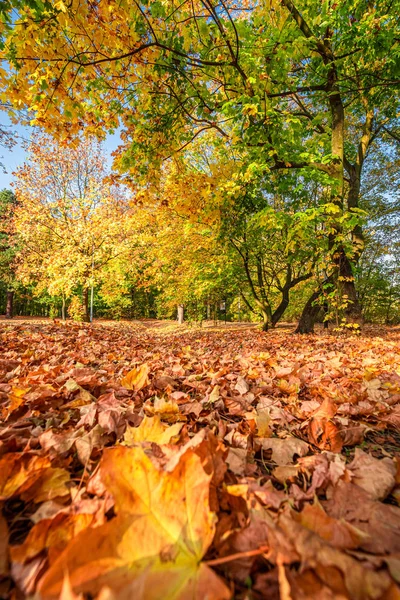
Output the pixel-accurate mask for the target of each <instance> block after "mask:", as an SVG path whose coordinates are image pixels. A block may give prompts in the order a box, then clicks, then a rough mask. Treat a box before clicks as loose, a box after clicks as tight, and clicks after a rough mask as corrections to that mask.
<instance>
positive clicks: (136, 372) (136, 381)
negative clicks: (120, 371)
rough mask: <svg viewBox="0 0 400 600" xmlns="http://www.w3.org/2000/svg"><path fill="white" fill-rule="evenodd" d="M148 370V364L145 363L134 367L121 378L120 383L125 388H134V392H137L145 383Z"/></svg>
mask: <svg viewBox="0 0 400 600" xmlns="http://www.w3.org/2000/svg"><path fill="white" fill-rule="evenodd" d="M149 370H150V369H149V365H148V364H147V363H144V364H143V365H140V367H135V368H134V369H132V371H129V373H127V374H126V375H125V377H123V378H122V379H121V385H123V386H124V388H126V389H127V390H135V392H138V391H139V390H141V389H142V388H144V387H145V385H147V376H148V374H149Z"/></svg>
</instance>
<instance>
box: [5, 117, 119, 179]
mask: <svg viewBox="0 0 400 600" xmlns="http://www.w3.org/2000/svg"><path fill="white" fill-rule="evenodd" d="M0 118H1V125H2V126H7V128H8V127H9V129H10V131H14V132H15V133H16V134H17V142H18V143H17V144H16V145H15V146H14V147H13V148H12V150H8V149H7V148H3V147H0V163H1V164H3V165H4V167H5V170H6V173H4V172H3V170H2V169H1V168H0V190H2V189H4V188H9V187H10V184H11V183H12V181H13V179H14V177H13V175H12V172H13V171H15V169H16V168H17V167H19V166H20V165H22V164H23V162H24V160H25V158H26V152H25V150H24V148H23V142H24V140H25V141H29V139H30V136H31V135H32V134H33V133H34V129H33V128H30V127H22V126H20V125H11V123H10V121H9V120H8V119H7V117H6V116H5V115H1V117H0ZM119 144H120V137H119V133H118V132H117V133H115V134H114V135H109V136H107V138H106V140H105V141H104V143H103V148H104V152H105V154H106V156H107V159H108V164H109V166H110V167H111V162H112V158H111V152H113V151H114V150H115V149H116V148H117V146H118V145H119Z"/></svg>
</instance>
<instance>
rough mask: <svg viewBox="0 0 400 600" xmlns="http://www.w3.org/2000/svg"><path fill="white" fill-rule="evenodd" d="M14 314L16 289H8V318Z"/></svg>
mask: <svg viewBox="0 0 400 600" xmlns="http://www.w3.org/2000/svg"><path fill="white" fill-rule="evenodd" d="M13 316H14V290H7V303H6V319H12V318H13Z"/></svg>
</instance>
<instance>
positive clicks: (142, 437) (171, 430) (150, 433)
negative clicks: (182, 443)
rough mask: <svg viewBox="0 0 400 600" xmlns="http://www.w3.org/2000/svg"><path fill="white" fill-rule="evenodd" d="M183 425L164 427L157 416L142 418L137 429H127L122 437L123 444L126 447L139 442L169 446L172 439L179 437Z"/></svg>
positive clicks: (176, 424)
mask: <svg viewBox="0 0 400 600" xmlns="http://www.w3.org/2000/svg"><path fill="white" fill-rule="evenodd" d="M182 427H183V423H175V424H174V425H170V426H168V425H165V424H164V423H162V422H161V419H160V417H159V415H155V416H154V417H146V416H145V417H144V419H143V421H142V422H141V423H140V425H139V427H128V428H127V430H126V432H125V435H124V443H125V444H126V445H128V446H132V445H133V444H137V443H140V442H155V443H156V444H169V443H170V442H171V440H172V438H174V437H176V436H178V435H179V432H180V430H181V429H182Z"/></svg>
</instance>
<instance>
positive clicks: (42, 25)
mask: <svg viewBox="0 0 400 600" xmlns="http://www.w3.org/2000/svg"><path fill="white" fill-rule="evenodd" d="M8 6H12V3H9V5H8ZM39 6H41V8H40V7H39ZM19 8H20V12H19V19H17V20H16V21H14V22H13V23H12V24H9V27H8V28H7V29H6V30H5V31H4V56H5V57H7V58H8V60H9V61H10V69H9V71H7V72H6V73H5V74H3V82H4V86H5V89H7V90H8V92H9V94H10V96H11V97H12V98H13V101H14V103H16V104H18V103H19V104H24V105H28V106H29V107H30V108H31V109H32V110H33V112H34V115H35V123H38V124H41V125H42V126H44V127H47V128H51V129H53V130H58V131H59V132H62V133H63V135H70V134H71V133H73V132H76V131H77V130H78V129H80V128H81V127H82V126H84V125H86V126H87V127H88V128H89V129H90V130H98V129H99V128H101V129H102V130H104V129H107V128H108V129H111V128H114V127H116V126H117V125H118V124H121V123H122V125H123V126H124V139H125V152H124V154H123V155H122V156H121V159H120V160H119V167H120V168H121V169H124V170H126V171H127V172H130V171H132V170H133V171H134V172H135V173H136V174H137V173H141V174H142V175H146V178H148V176H149V175H150V174H152V173H157V171H158V170H159V167H160V165H161V164H162V161H164V160H165V159H167V158H168V157H169V156H171V155H173V154H176V153H179V152H183V151H184V152H188V151H189V149H190V146H191V143H192V141H193V140H195V139H196V138H197V137H199V136H202V135H203V134H204V133H205V132H207V133H212V135H213V146H214V147H215V146H220V145H221V143H223V144H224V145H230V146H232V147H234V148H236V149H237V150H239V151H241V152H242V162H241V164H240V165H238V170H239V172H240V173H241V175H242V176H244V177H246V176H247V175H248V171H249V169H250V170H251V172H253V173H254V171H256V172H262V173H268V172H271V171H274V170H283V171H286V170H288V169H296V170H297V169H298V170H306V171H311V172H312V173H318V174H322V175H323V176H324V177H325V179H326V184H327V185H328V186H329V187H330V189H331V193H330V202H331V203H332V204H334V205H335V206H336V216H337V217H338V219H339V220H340V217H341V216H342V215H343V213H344V212H346V211H347V210H350V211H351V210H352V211H354V210H357V208H358V202H359V189H360V181H361V176H362V170H363V166H364V162H365V159H366V157H367V153H368V149H369V146H370V144H371V142H372V141H373V140H375V139H377V137H379V136H380V135H381V134H382V132H383V131H384V129H389V130H390V128H391V127H392V125H393V122H394V121H395V119H396V114H397V104H398V96H397V94H396V92H395V90H396V86H397V84H398V60H399V52H398V36H396V12H397V8H398V6H397V2H395V3H393V2H392V3H390V4H388V5H387V4H386V3H379V5H375V4H370V3H369V4H365V5H364V4H362V3H357V2H355V1H354V0H341V1H340V2H336V3H334V4H332V3H330V2H328V1H325V2H323V3H320V4H316V3H314V2H308V1H307V0H299V1H298V2H293V1H292V0H283V2H282V3H279V4H278V3H275V2H268V3H248V2H243V3H242V4H236V3H233V4H232V3H226V4H225V3H224V4H223V5H219V4H218V3H215V4H213V3H212V2H194V3H193V2H189V1H185V2H183V3H181V4H179V6H175V4H173V3H166V4H165V3H160V2H148V3H144V4H140V5H139V4H135V3H134V4H130V3H125V2H122V3H120V4H119V5H118V6H112V8H110V5H109V4H108V2H106V1H100V2H98V3H96V4H95V5H93V4H82V3H79V4H75V3H71V4H70V5H68V6H67V5H66V4H64V3H63V2H58V3H57V4H56V5H54V6H52V8H51V10H50V9H49V8H48V6H46V5H39V4H38V3H37V4H36V3H33V5H32V6H31V5H29V6H26V7H19ZM38 11H39V13H40V15H39V14H38ZM40 11H41V12H40ZM40 16H41V17H42V18H41V19H40V18H38V17H40ZM87 23H89V25H90V26H89V28H87ZM44 49H45V50H44ZM388 57H389V58H388ZM117 80H118V81H120V82H121V85H116V81H117ZM127 107H129V108H128V109H127ZM329 229H330V230H331V233H330V234H329V236H330V238H329V239H330V246H331V254H332V268H333V271H334V276H335V279H336V281H337V283H338V285H339V286H340V287H341V288H342V292H343V295H344V296H347V298H348V311H347V312H348V313H355V314H356V315H357V314H358V313H359V306H358V300H357V295H356V292H355V288H354V278H353V269H352V262H354V261H357V258H358V256H359V254H360V252H361V250H362V246H363V243H362V236H361V229H360V225H356V226H355V227H354V230H353V236H352V237H353V246H352V249H351V251H349V250H346V248H344V247H343V245H342V244H341V242H340V239H339V238H340V235H341V228H340V223H339V222H338V220H337V219H335V218H334V216H333V217H332V226H331V227H330V228H329Z"/></svg>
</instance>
